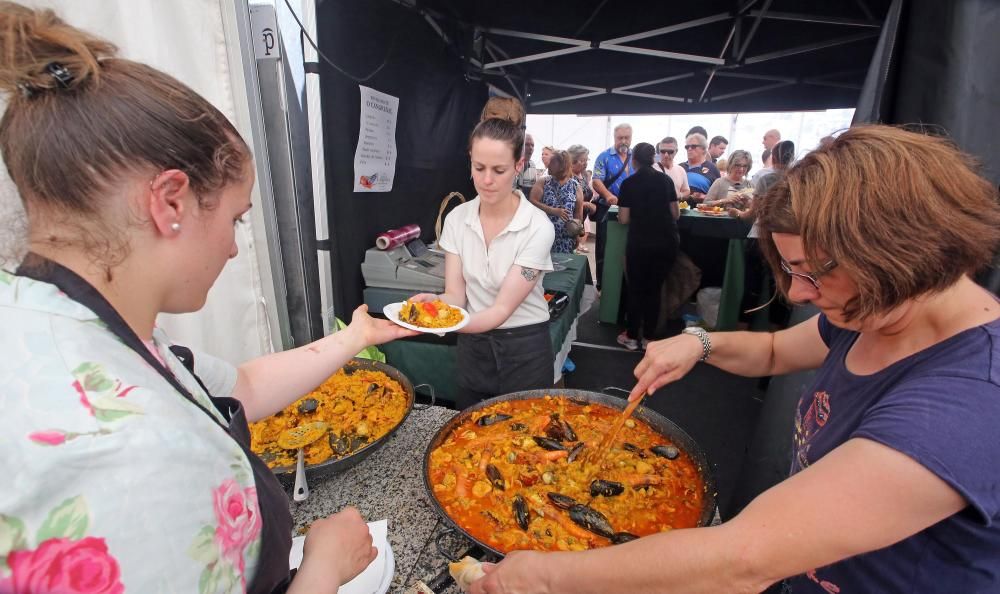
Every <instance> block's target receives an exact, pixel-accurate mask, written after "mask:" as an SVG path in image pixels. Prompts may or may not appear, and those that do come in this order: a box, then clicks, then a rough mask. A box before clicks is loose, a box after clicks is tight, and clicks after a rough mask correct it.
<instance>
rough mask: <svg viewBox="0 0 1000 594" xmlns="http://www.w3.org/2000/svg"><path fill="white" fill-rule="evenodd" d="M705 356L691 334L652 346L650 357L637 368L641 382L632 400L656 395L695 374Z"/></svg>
mask: <svg viewBox="0 0 1000 594" xmlns="http://www.w3.org/2000/svg"><path fill="white" fill-rule="evenodd" d="M703 354H704V351H703V350H702V346H701V341H700V340H698V337H697V336H693V335H691V334H681V335H679V336H674V337H671V338H668V339H666V340H657V341H656V342H651V343H649V346H647V347H646V356H644V357H643V358H642V361H639V364H638V365H636V367H635V371H634V373H635V378H636V379H637V380H638V382H637V383H636V384H635V387H634V388H632V393H631V394H629V396H628V399H629V400H635V399H636V398H639V397H640V396H642V395H643V394H644V393H646V392H649V393H650V394H652V393H653V392H655V391H656V390H657V389H658V388H659V387H660V386H665V385H667V384H669V383H671V382H675V381H677V380H679V379H681V378H682V377H684V376H685V375H687V372H689V371H691V368H692V367H694V365H695V363H697V362H698V361H699V360H700V359H701V357H702V355H703Z"/></svg>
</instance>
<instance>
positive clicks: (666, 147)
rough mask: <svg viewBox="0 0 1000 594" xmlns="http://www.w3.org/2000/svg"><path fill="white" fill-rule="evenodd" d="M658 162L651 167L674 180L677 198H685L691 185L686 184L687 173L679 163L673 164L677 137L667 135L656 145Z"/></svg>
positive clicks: (689, 191) (689, 192)
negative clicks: (658, 156)
mask: <svg viewBox="0 0 1000 594" xmlns="http://www.w3.org/2000/svg"><path fill="white" fill-rule="evenodd" d="M657 150H658V153H659V155H660V162H659V163H654V164H653V169H655V170H657V171H659V172H661V173H665V174H666V175H667V177H669V178H670V179H671V180H673V182H674V190H676V191H677V200H685V199H687V197H688V196H690V195H691V187H690V186H688V180H687V173H685V172H684V169H682V168H681V166H680V165H675V164H674V155H676V154H677V139H676V138H674V137H673V136H667V137H666V138H664V139H663V140H661V141H660V144H659V145H658V149H657Z"/></svg>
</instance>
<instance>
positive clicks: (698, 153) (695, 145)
mask: <svg viewBox="0 0 1000 594" xmlns="http://www.w3.org/2000/svg"><path fill="white" fill-rule="evenodd" d="M684 150H686V151H687V161H686V162H684V163H681V169H683V170H684V171H686V172H687V176H688V185H689V186H691V197H690V198H689V200H690V201H692V202H695V203H697V202H701V201H702V200H704V199H705V194H707V193H708V189H709V188H711V187H712V183H713V182H714V181H715V180H717V179H719V176H720V174H719V169H718V168H717V167H716V166H715V163H712V161H711V160H710V159H709V158H708V142H707V141H706V140H705V137H704V136H702V135H701V134H690V135H688V137H687V139H686V141H685V144H684Z"/></svg>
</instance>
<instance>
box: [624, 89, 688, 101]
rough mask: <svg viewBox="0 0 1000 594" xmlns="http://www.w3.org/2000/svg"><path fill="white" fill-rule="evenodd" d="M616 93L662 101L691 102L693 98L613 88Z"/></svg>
mask: <svg viewBox="0 0 1000 594" xmlns="http://www.w3.org/2000/svg"><path fill="white" fill-rule="evenodd" d="M611 92H612V93H614V94H615V95H628V96H630V97H644V98H646V99H658V100H660V101H674V102H677V103H689V102H690V101H691V100H690V99H688V98H687V97H673V96H671V95H659V94H656V93H640V92H637V91H616V90H614V89H612V90H611Z"/></svg>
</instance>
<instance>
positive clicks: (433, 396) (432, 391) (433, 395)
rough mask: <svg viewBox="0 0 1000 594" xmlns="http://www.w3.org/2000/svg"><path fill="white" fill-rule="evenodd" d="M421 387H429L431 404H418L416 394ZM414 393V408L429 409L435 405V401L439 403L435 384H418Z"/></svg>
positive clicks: (414, 388) (414, 387)
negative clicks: (435, 392)
mask: <svg viewBox="0 0 1000 594" xmlns="http://www.w3.org/2000/svg"><path fill="white" fill-rule="evenodd" d="M420 388H427V390H428V391H429V392H430V393H431V403H430V404H417V401H416V394H417V390H419V389H420ZM413 395H414V399H413V410H427V409H428V408H430V407H432V406H434V404H435V403H437V396H436V395H435V394H434V386H432V385H430V384H418V385H416V386H413Z"/></svg>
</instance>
